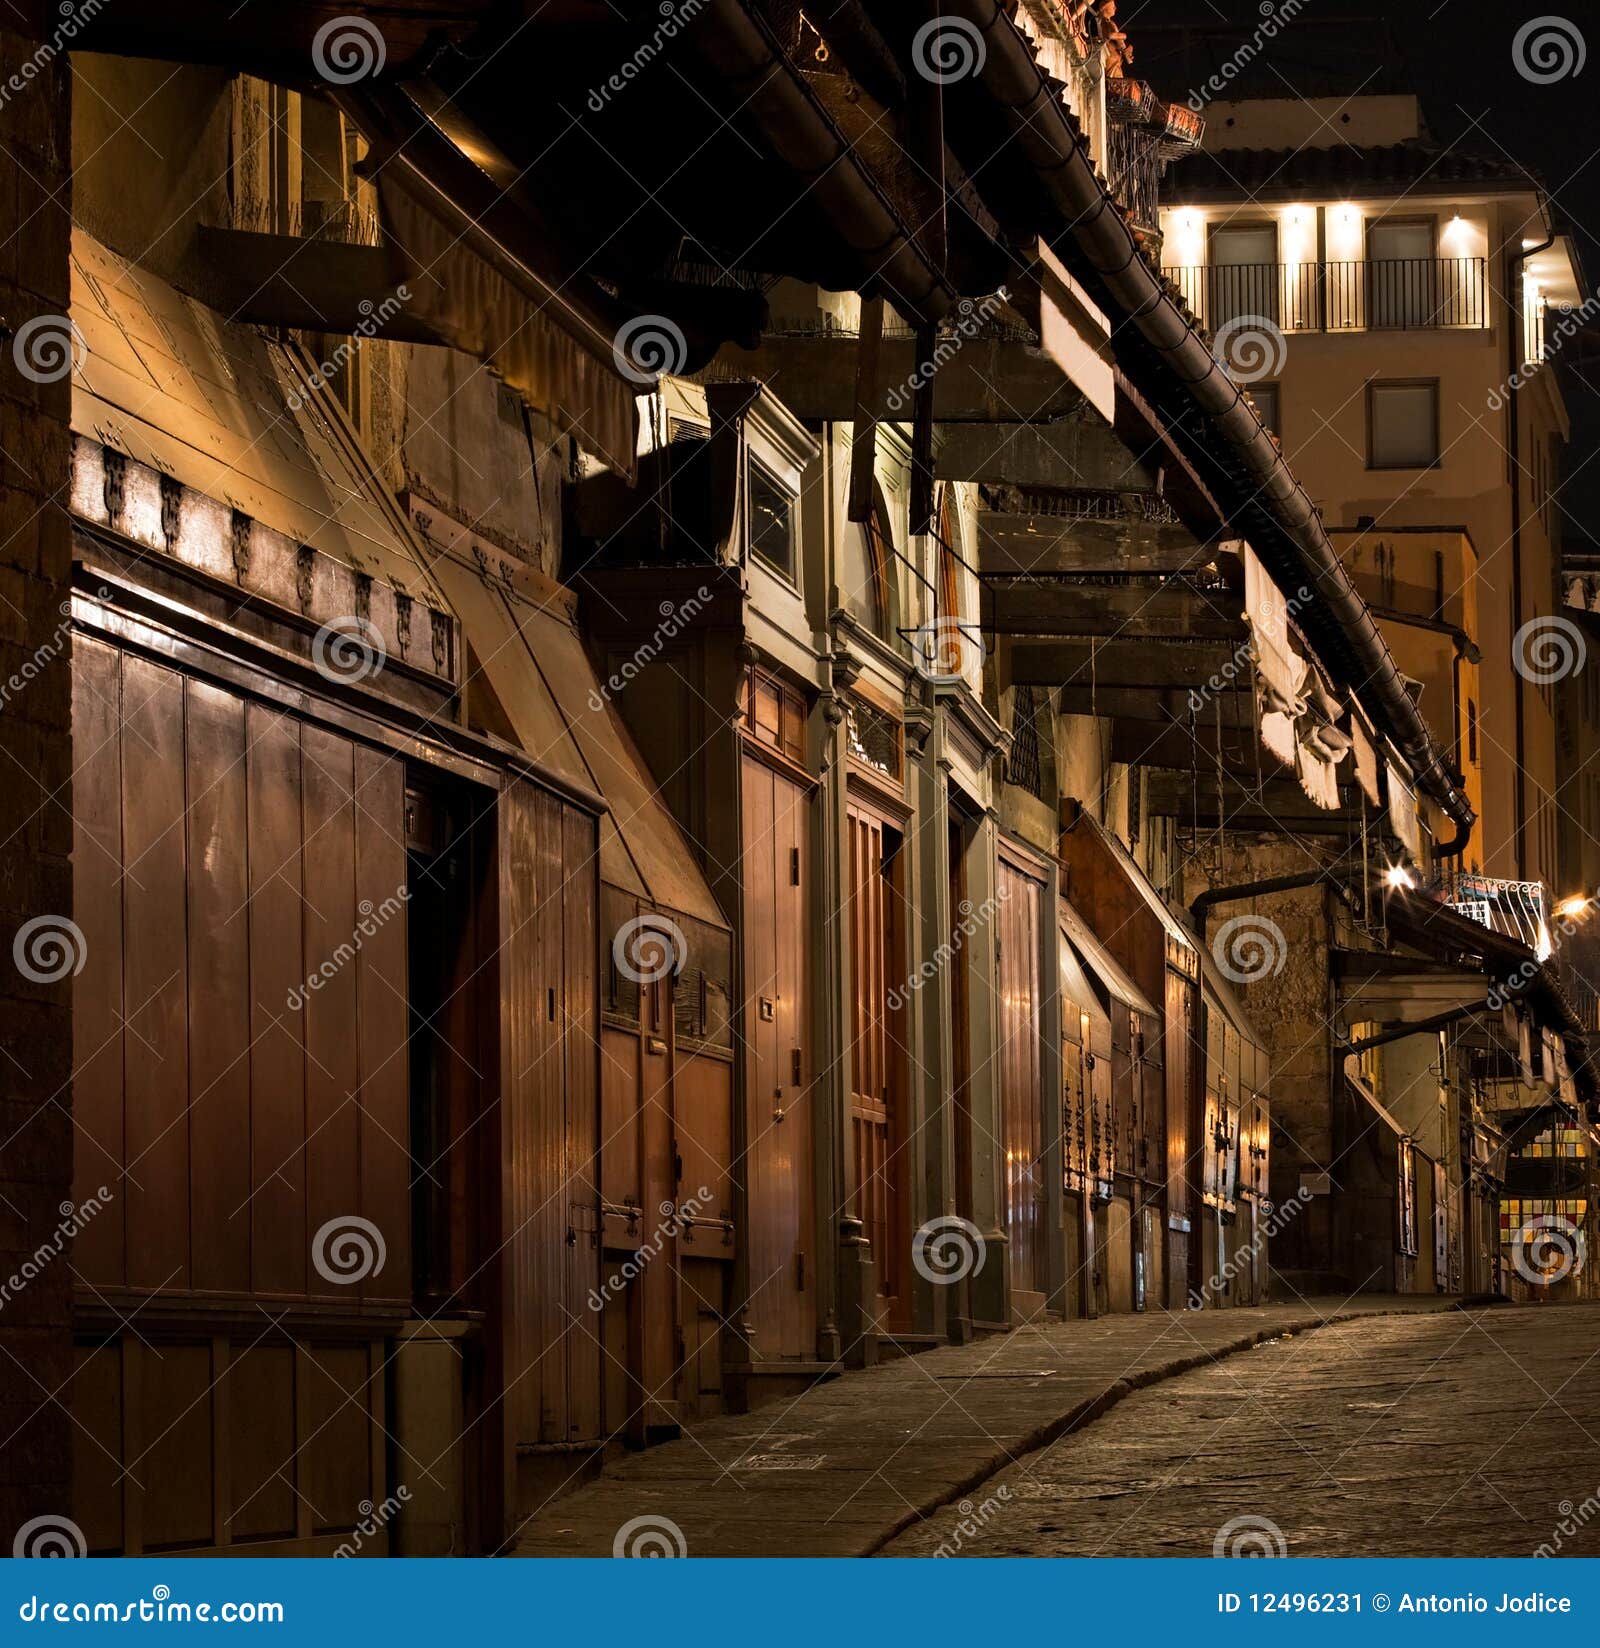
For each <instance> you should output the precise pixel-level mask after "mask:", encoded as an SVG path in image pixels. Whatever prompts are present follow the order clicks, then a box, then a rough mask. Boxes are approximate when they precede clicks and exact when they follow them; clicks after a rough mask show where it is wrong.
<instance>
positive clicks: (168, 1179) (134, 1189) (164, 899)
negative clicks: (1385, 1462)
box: [122, 658, 190, 1288]
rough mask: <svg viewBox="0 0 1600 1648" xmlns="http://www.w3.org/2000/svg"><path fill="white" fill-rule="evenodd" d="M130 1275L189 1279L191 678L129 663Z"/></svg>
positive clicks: (171, 1283)
mask: <svg viewBox="0 0 1600 1648" xmlns="http://www.w3.org/2000/svg"><path fill="white" fill-rule="evenodd" d="M122 689H123V701H122V712H123V738H122V818H123V850H124V855H125V857H124V864H125V874H124V877H123V892H122V915H123V940H122V956H123V989H124V993H125V1001H126V1014H127V1019H126V1027H127V1029H126V1033H127V1047H128V1050H129V1052H128V1057H127V1058H126V1059H125V1061H124V1080H125V1084H126V1085H125V1104H126V1109H125V1113H124V1136H125V1139H126V1143H127V1151H128V1174H129V1184H128V1190H127V1209H126V1213H127V1226H126V1229H127V1242H128V1265H127V1279H128V1282H129V1284H130V1285H131V1286H134V1287H144V1288H183V1287H187V1286H188V1285H189V1276H190V1272H189V1127H188V1115H187V1111H188V1106H189V1069H188V1028H189V1024H188V978H187V965H188V964H187V958H186V955H185V935H184V923H183V919H182V911H183V909H184V903H185V885H184V882H185V868H184V860H185V851H186V843H185V840H184V831H183V822H182V821H183V812H184V771H183V678H182V677H181V676H179V675H177V674H176V673H175V672H174V671H172V670H168V669H163V668H161V667H160V666H158V665H155V664H150V663H146V662H145V661H144V660H142V659H136V658H127V659H125V660H124V661H123V681H122Z"/></svg>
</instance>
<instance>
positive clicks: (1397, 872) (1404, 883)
mask: <svg viewBox="0 0 1600 1648" xmlns="http://www.w3.org/2000/svg"><path fill="white" fill-rule="evenodd" d="M1383 884H1384V886H1385V887H1404V888H1405V889H1406V890H1407V891H1408V892H1410V891H1413V890H1414V889H1415V888H1416V885H1417V883H1416V878H1415V877H1414V876H1413V875H1412V874H1411V872H1410V871H1409V870H1408V869H1407V868H1406V867H1405V865H1404V864H1391V865H1390V866H1389V868H1388V869H1387V870H1385V871H1384V872H1383Z"/></svg>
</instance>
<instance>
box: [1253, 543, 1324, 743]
mask: <svg viewBox="0 0 1600 1648" xmlns="http://www.w3.org/2000/svg"><path fill="white" fill-rule="evenodd" d="M1241 559H1242V560H1243V561H1244V613H1245V618H1246V620H1247V621H1248V623H1249V625H1250V639H1251V641H1252V643H1253V645H1254V650H1255V664H1256V695H1257V705H1258V707H1259V710H1260V717H1261V742H1262V743H1263V744H1264V745H1265V746H1266V747H1267V749H1268V750H1270V751H1271V753H1272V754H1273V755H1275V756H1277V758H1278V759H1279V760H1280V761H1281V762H1283V764H1284V765H1285V766H1287V767H1292V766H1294V765H1295V744H1296V741H1295V723H1296V722H1297V721H1298V720H1299V719H1300V717H1301V716H1302V715H1303V714H1304V713H1305V707H1306V699H1305V685H1306V677H1307V675H1308V674H1309V673H1310V666H1309V665H1308V664H1307V663H1306V661H1305V659H1304V658H1302V657H1301V656H1300V655H1299V654H1298V653H1297V652H1296V651H1295V650H1294V647H1293V645H1292V644H1291V643H1290V640H1289V603H1288V600H1287V598H1286V597H1285V595H1284V593H1283V591H1282V590H1281V589H1279V588H1278V586H1277V584H1276V583H1274V582H1273V580H1272V578H1271V576H1270V575H1269V574H1268V572H1267V570H1266V568H1265V567H1263V566H1262V564H1261V560H1260V557H1259V556H1258V555H1257V554H1256V552H1255V551H1254V550H1253V549H1251V547H1250V546H1249V544H1244V545H1242V549H1241Z"/></svg>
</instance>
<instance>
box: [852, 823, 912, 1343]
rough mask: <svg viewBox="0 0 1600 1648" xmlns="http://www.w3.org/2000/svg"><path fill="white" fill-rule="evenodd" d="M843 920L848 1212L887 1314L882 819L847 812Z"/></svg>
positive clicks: (900, 1250) (897, 1171)
mask: <svg viewBox="0 0 1600 1648" xmlns="http://www.w3.org/2000/svg"><path fill="white" fill-rule="evenodd" d="M847 845H848V854H847V858H848V862H847V865H846V875H847V877H848V883H847V889H848V902H847V905H846V912H847V919H848V921H849V924H850V977H851V981H852V984H853V998H852V1002H851V1024H850V1053H851V1056H850V1071H851V1094H850V1127H851V1147H852V1149H853V1151H854V1158H855V1198H854V1203H853V1208H852V1211H853V1212H854V1213H855V1215H856V1217H857V1218H859V1219H860V1220H861V1224H862V1228H863V1231H864V1233H865V1235H866V1237H867V1240H868V1241H869V1242H870V1243H871V1244H872V1255H873V1259H874V1261H875V1263H876V1266H877V1275H878V1293H879V1297H880V1299H881V1300H882V1302H883V1309H884V1312H885V1314H886V1316H887V1317H888V1318H892V1317H893V1316H894V1315H895V1313H896V1311H897V1309H898V1305H899V1300H900V1298H901V1295H902V1291H903V1263H904V1258H905V1253H904V1249H905V1246H906V1233H905V1231H904V1230H903V1229H902V1225H903V1222H904V1221H903V1215H902V1205H903V1204H902V1202H901V1199H900V1181H901V1164H900V1162H899V1160H898V1151H899V1149H900V1144H901V1137H902V1135H901V1129H902V1128H903V1126H904V1123H905V1116H904V1103H905V1087H904V1073H903V1072H904V1066H903V1062H902V1059H901V1056H900V1040H899V1036H898V1021H899V1017H900V1015H899V1013H898V1012H897V1011H896V1009H895V1007H894V1005H893V1002H892V1000H891V996H890V991H891V990H894V989H897V988H898V987H899V986H900V984H901V981H902V972H903V969H902V966H901V959H900V946H899V944H898V942H897V917H896V912H895V898H894V884H893V876H894V870H893V864H892V857H893V849H894V846H895V840H894V837H893V833H892V831H891V830H890V829H889V827H888V825H887V824H886V823H885V821H884V820H883V819H882V818H880V817H879V816H877V815H876V814H874V813H871V812H868V811H866V810H865V809H864V808H861V807H856V806H852V807H851V808H850V809H849V841H848V844H847Z"/></svg>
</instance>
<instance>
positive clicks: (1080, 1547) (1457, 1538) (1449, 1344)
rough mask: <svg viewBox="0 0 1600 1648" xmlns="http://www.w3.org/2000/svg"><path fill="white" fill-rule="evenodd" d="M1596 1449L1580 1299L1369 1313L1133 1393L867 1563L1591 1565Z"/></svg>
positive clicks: (1598, 1495) (1596, 1543) (1586, 1311)
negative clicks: (942, 1557) (1162, 1560)
mask: <svg viewBox="0 0 1600 1648" xmlns="http://www.w3.org/2000/svg"><path fill="white" fill-rule="evenodd" d="M1597 1438H1600V1307H1597V1306H1594V1305H1576V1304H1575V1305H1541V1306H1537V1307H1518V1308H1511V1307H1505V1306H1502V1307H1497V1308H1495V1309H1493V1310H1488V1311H1481V1312H1480V1311H1456V1312H1451V1313H1450V1314H1448V1315H1435V1316H1429V1317H1422V1318H1418V1317H1415V1316H1410V1317H1399V1316H1391V1317H1386V1318H1377V1319H1374V1318H1371V1317H1368V1318H1364V1319H1362V1320H1359V1321H1354V1322H1346V1323H1343V1324H1342V1325H1338V1326H1333V1327H1329V1328H1326V1329H1323V1330H1322V1331H1320V1332H1317V1333H1312V1334H1307V1335H1305V1336H1304V1337H1297V1338H1295V1339H1289V1340H1283V1341H1279V1342H1276V1343H1271V1344H1267V1345H1264V1346H1262V1347H1261V1348H1260V1349H1259V1350H1256V1351H1254V1352H1252V1353H1251V1354H1250V1355H1248V1356H1240V1357H1235V1358H1232V1359H1230V1360H1228V1361H1223V1362H1215V1363H1211V1364H1209V1365H1208V1366H1206V1367H1205V1368H1203V1369H1200V1370H1197V1371H1195V1372H1191V1373H1188V1374H1185V1375H1183V1376H1182V1377H1181V1378H1178V1379H1174V1380H1172V1381H1170V1382H1168V1383H1164V1384H1161V1385H1159V1386H1156V1387H1154V1388H1153V1389H1149V1390H1143V1391H1139V1392H1137V1393H1135V1394H1134V1395H1132V1396H1130V1397H1129V1398H1128V1399H1127V1401H1126V1402H1125V1403H1123V1405H1122V1406H1121V1407H1119V1408H1118V1409H1117V1412H1116V1415H1115V1417H1114V1418H1113V1419H1111V1420H1110V1421H1108V1422H1107V1423H1104V1424H1098V1425H1090V1426H1088V1427H1087V1428H1086V1429H1084V1430H1082V1431H1080V1432H1079V1433H1077V1434H1076V1435H1074V1436H1073V1437H1071V1438H1070V1439H1069V1440H1067V1441H1064V1442H1061V1443H1058V1444H1057V1445H1056V1446H1054V1447H1051V1448H1046V1449H1044V1450H1042V1451H1041V1452H1038V1453H1035V1454H1033V1455H1031V1456H1030V1457H1028V1458H1027V1459H1024V1460H1022V1461H1020V1462H1019V1463H1018V1464H1017V1465H1016V1466H1014V1467H1012V1468H1011V1469H1009V1470H1007V1471H1006V1472H1004V1473H1003V1474H1002V1475H1000V1476H999V1477H997V1478H996V1479H995V1480H994V1481H992V1482H989V1483H986V1484H985V1485H984V1487H983V1489H982V1491H981V1492H976V1491H975V1492H974V1493H973V1495H972V1498H973V1500H974V1501H976V1502H977V1504H976V1506H975V1507H973V1508H972V1509H969V1511H968V1512H967V1514H966V1515H965V1517H962V1516H960V1515H958V1514H957V1512H956V1511H954V1510H952V1509H946V1510H942V1511H940V1512H938V1513H936V1514H935V1515H934V1516H933V1517H932V1518H930V1519H929V1520H927V1521H925V1522H922V1523H919V1524H918V1525H917V1526H915V1527H914V1528H911V1529H909V1530H908V1531H907V1532H906V1533H905V1534H903V1535H902V1536H901V1537H900V1538H898V1539H896V1540H894V1541H893V1542H892V1543H891V1544H890V1545H889V1546H888V1547H887V1548H886V1549H885V1551H884V1552H883V1554H884V1555H886V1556H929V1555H932V1554H933V1553H934V1552H935V1551H936V1550H937V1549H939V1547H940V1546H941V1545H942V1546H943V1547H944V1548H945V1550H946V1552H947V1553H948V1554H958V1555H962V1556H985V1557H1006V1556H1073V1557H1095V1556H1209V1555H1211V1554H1212V1553H1213V1550H1214V1549H1216V1548H1218V1546H1219V1545H1220V1548H1221V1549H1223V1550H1228V1551H1231V1553H1232V1554H1236V1555H1272V1554H1279V1555H1290V1556H1317V1557H1327V1556H1388V1557H1402V1556H1410V1557H1422V1556H1472V1557H1497V1556H1520V1557H1526V1556H1532V1555H1534V1554H1535V1553H1536V1552H1537V1551H1538V1550H1539V1548H1540V1547H1541V1546H1545V1547H1547V1548H1551V1549H1547V1553H1546V1554H1555V1553H1556V1552H1557V1551H1559V1554H1560V1555H1562V1556H1591V1557H1592V1556H1596V1555H1600V1440H1597ZM975 1513H976V1514H975ZM963 1521H964V1522H965V1523H966V1525H967V1527H966V1529H965V1530H962V1529H961V1528H960V1524H961V1523H962V1522H963ZM1563 1523H1565V1527H1563V1526H1562V1524H1563ZM1474 1586H1475V1588H1476V1589H1477V1590H1479V1591H1492V1592H1493V1593H1494V1596H1495V1597H1498V1594H1499V1593H1498V1589H1496V1587H1495V1585H1494V1583H1493V1582H1492V1581H1490V1580H1489V1579H1487V1578H1479V1579H1477V1580H1474Z"/></svg>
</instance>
